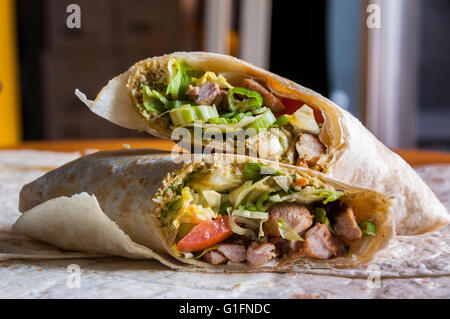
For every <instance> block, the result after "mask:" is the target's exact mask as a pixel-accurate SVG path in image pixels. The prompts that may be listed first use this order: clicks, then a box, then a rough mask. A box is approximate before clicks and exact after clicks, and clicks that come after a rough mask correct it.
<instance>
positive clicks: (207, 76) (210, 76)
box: [191, 71, 233, 89]
mask: <svg viewBox="0 0 450 319" xmlns="http://www.w3.org/2000/svg"><path fill="white" fill-rule="evenodd" d="M206 82H214V83H217V84H218V85H219V87H220V88H221V89H232V88H233V86H232V85H231V84H230V83H228V82H227V80H226V79H225V78H224V77H223V75H221V74H219V75H218V76H217V75H216V74H215V73H214V72H211V71H207V72H205V73H204V74H203V75H202V77H201V78H199V79H196V78H192V80H191V83H192V84H194V85H196V86H202V85H203V84H205V83H206Z"/></svg>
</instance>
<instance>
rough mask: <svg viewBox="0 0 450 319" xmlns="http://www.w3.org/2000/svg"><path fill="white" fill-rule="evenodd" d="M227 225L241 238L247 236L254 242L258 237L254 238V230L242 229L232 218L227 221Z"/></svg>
mask: <svg viewBox="0 0 450 319" xmlns="http://www.w3.org/2000/svg"><path fill="white" fill-rule="evenodd" d="M229 225H230V228H231V230H232V231H233V233H235V234H238V235H242V236H247V237H249V238H250V239H252V240H256V239H257V237H258V236H256V233H255V231H254V230H252V229H248V228H243V227H241V226H239V225H238V224H237V223H236V221H235V218H234V217H232V218H230V219H229Z"/></svg>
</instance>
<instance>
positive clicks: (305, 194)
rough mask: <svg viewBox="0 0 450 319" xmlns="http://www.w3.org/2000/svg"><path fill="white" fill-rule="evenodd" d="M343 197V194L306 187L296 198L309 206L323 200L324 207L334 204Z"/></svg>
mask: <svg viewBox="0 0 450 319" xmlns="http://www.w3.org/2000/svg"><path fill="white" fill-rule="evenodd" d="M343 195H344V192H341V191H334V190H330V189H324V188H314V187H311V186H306V187H305V188H303V189H302V190H301V191H300V192H299V193H298V197H299V199H301V201H302V202H303V203H305V204H311V203H314V202H316V201H319V200H321V199H323V201H322V203H323V204H324V205H326V204H327V203H330V202H334V201H335V200H337V199H339V198H340V197H341V196H343Z"/></svg>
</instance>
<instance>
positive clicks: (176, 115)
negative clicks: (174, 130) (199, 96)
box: [169, 105, 197, 126]
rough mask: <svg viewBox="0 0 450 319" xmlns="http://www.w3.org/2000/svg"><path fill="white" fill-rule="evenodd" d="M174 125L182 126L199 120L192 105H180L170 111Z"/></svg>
mask: <svg viewBox="0 0 450 319" xmlns="http://www.w3.org/2000/svg"><path fill="white" fill-rule="evenodd" d="M169 115H170V119H171V120H172V123H173V125H175V126H180V125H184V124H187V123H191V122H194V121H195V120H197V114H196V112H195V111H194V109H193V108H192V107H191V106H190V105H184V106H180V107H178V108H176V109H173V110H172V111H169Z"/></svg>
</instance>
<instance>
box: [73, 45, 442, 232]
mask: <svg viewBox="0 0 450 319" xmlns="http://www.w3.org/2000/svg"><path fill="white" fill-rule="evenodd" d="M174 59H176V60H181V61H184V62H186V63H187V64H188V65H189V66H190V67H192V68H195V69H196V70H202V71H211V72H214V73H215V80H214V81H216V82H217V83H219V84H220V88H222V87H223V86H224V85H225V86H226V85H234V86H238V85H240V83H242V80H243V79H247V78H250V79H253V80H256V81H258V82H259V83H260V84H262V85H264V86H265V88H266V89H267V90H268V91H270V93H271V94H272V95H273V97H275V98H278V99H279V100H283V99H287V101H288V103H290V102H292V101H294V102H296V103H300V105H302V104H306V105H307V106H308V107H309V108H311V109H312V110H313V111H314V115H315V116H316V119H317V112H319V113H320V115H319V117H322V120H321V121H323V123H321V125H322V127H321V128H320V133H318V135H317V137H318V138H319V139H320V142H321V143H322V144H323V145H324V147H325V148H326V150H325V151H324V152H323V154H321V156H320V158H319V159H314V161H313V162H312V164H311V163H309V162H308V165H309V166H310V167H311V166H313V167H312V168H314V169H317V170H319V171H321V172H323V173H325V174H326V175H328V176H331V177H333V178H336V179H339V180H342V181H345V182H347V183H349V184H352V185H359V186H361V187H366V188H370V189H374V190H377V191H379V192H382V193H384V194H387V195H389V196H391V195H394V196H395V198H393V199H392V204H393V211H394V214H395V225H396V232H397V233H398V234H401V235H415V234H421V233H425V232H428V231H433V230H436V229H439V228H441V227H443V226H445V225H446V224H447V223H448V221H449V220H450V218H449V215H448V213H447V211H446V209H445V208H444V206H443V205H442V204H441V203H440V202H439V200H438V199H437V198H436V196H435V195H434V194H433V192H432V191H431V190H430V189H429V187H428V186H427V185H426V184H425V183H424V182H423V181H422V179H421V178H420V177H419V176H418V175H417V174H416V173H415V171H414V170H413V169H412V168H411V167H410V166H409V165H408V164H407V163H406V162H405V161H404V160H403V159H402V158H400V157H399V156H398V155H397V154H395V153H394V152H392V151H391V150H389V149H388V148H387V147H386V146H384V145H383V144H382V143H381V142H380V141H378V140H377V139H376V137H375V136H374V135H372V134H371V133H370V132H369V131H368V130H367V129H366V128H365V127H364V126H363V125H362V124H361V122H360V121H359V120H358V119H356V118H355V117H353V116H352V115H351V114H350V113H349V112H347V111H345V110H343V109H342V108H340V107H339V106H337V105H336V104H334V103H333V102H332V101H330V100H328V99H326V98H325V97H323V96H321V95H319V94H318V93H316V92H314V91H312V90H310V89H307V88H304V87H302V86H301V85H298V84H296V83H294V82H292V81H289V80H287V79H285V78H282V77H280V76H278V75H276V74H273V73H270V72H268V71H265V70H262V69H260V68H258V67H256V66H253V65H251V64H249V63H246V62H244V61H241V60H239V59H236V58H234V57H230V56H225V55H220V54H213V53H205V52H177V53H173V54H170V55H164V56H161V57H154V58H149V59H146V60H143V61H140V62H138V63H137V64H135V65H134V66H133V67H131V68H130V69H129V70H128V71H127V72H125V73H123V74H121V75H119V76H117V77H115V78H114V79H112V80H111V81H109V83H108V84H107V85H106V86H105V87H104V88H103V89H102V90H101V92H100V93H99V94H98V96H97V98H96V99H95V101H89V100H88V99H87V98H86V96H85V95H84V94H82V93H81V92H80V91H78V90H76V95H77V96H78V97H79V98H80V99H81V100H82V101H83V102H84V103H85V104H86V105H87V106H89V108H90V109H91V111H92V112H94V113H96V114H98V115H99V116H101V117H103V118H105V119H107V120H108V121H110V122H112V123H115V124H117V125H120V126H123V127H126V128H129V129H135V130H139V131H146V132H148V133H150V134H152V135H154V136H157V137H161V138H166V139H170V138H171V137H172V139H174V140H176V139H177V138H178V137H177V136H171V133H172V131H173V126H171V125H170V121H169V120H168V118H167V116H166V117H164V116H159V115H154V114H153V115H152V114H150V115H149V114H148V113H146V112H145V111H142V109H139V108H137V107H136V104H139V103H140V100H139V99H140V98H141V97H139V94H137V92H138V91H139V90H140V85H142V83H143V82H145V81H146V82H145V83H147V84H149V85H150V86H151V89H155V90H158V89H159V91H161V89H160V88H159V87H160V86H161V83H165V85H167V81H168V77H170V76H173V74H171V73H170V72H168V71H167V67H168V63H169V62H170V61H173V60H174ZM180 68H181V67H180ZM199 76H201V75H199ZM220 76H222V77H223V78H224V79H225V80H226V81H225V82H226V83H225V84H224V83H223V80H222V79H220V78H219V77H220ZM213 77H214V76H213ZM202 78H203V77H202ZM202 78H200V80H201V79H202ZM205 78H206V77H205ZM198 80H199V79H197V83H198ZM200 82H201V81H200ZM152 83H154V85H153V84H152ZM200 84H201V83H200ZM200 84H198V85H200ZM152 85H153V86H152ZM168 91H169V90H167V91H166V92H168ZM149 92H150V93H148V94H150V95H149V96H153V99H156V98H157V97H158V96H159V95H157V93H158V92H156V93H154V92H153V91H151V90H150V91H149ZM161 92H163V93H165V92H164V90H162V91H161ZM151 94H153V95H151ZM155 94H156V95H155ZM263 97H264V103H266V100H268V101H269V100H270V98H267V99H266V96H265V95H264V94H263ZM269 97H270V96H269ZM163 99H164V97H163ZM163 99H161V100H162V101H164V100H163ZM249 100H250V102H255V101H256V100H255V99H253V100H252V99H251V98H250V99H249ZM156 102H158V101H156ZM269 102H270V101H269ZM158 103H160V102H158ZM156 106H157V105H156ZM277 107H279V105H278V106H277V103H275V104H274V108H275V109H274V113H275V111H277V110H276V108H277ZM281 108H283V106H281ZM311 109H308V108H306V111H307V112H304V113H305V114H307V113H308V112H309V111H311ZM197 111H198V110H197ZM278 111H279V110H278ZM310 113H311V112H310ZM242 114H243V113H242ZM275 114H276V113H275ZM201 115H204V116H206V118H209V117H211V116H212V115H208V114H206V113H205V114H201ZM300 115H301V114H300ZM302 116H303V115H302ZM306 119H307V118H306ZM303 120H305V117H303ZM303 120H302V121H303ZM209 121H211V119H209ZM308 121H309V120H308ZM291 122H292V121H291ZM275 124H277V123H275ZM279 125H282V124H279ZM218 127H220V126H218ZM313 128H314V129H313V131H317V126H314V127H313ZM316 133H317V132H316ZM259 135H261V134H258V136H259ZM202 144H203V146H210V147H214V148H216V149H220V148H221V147H222V149H223V148H225V142H224V143H219V144H220V145H217V143H214V141H211V140H209V141H202ZM297 144H298V143H297ZM297 144H295V145H290V148H291V149H292V147H294V148H295V147H296V146H297ZM247 146H248V145H247ZM291 146H292V147H291ZM267 149H269V150H270V149H273V148H272V147H267ZM257 155H258V157H264V156H261V154H257ZM266 158H269V159H272V160H281V159H278V158H271V157H270V156H266ZM291 162H292V159H291ZM294 164H297V165H306V164H305V161H297V162H296V163H294ZM310 164H311V165H310ZM306 166H307V165H306Z"/></svg>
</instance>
